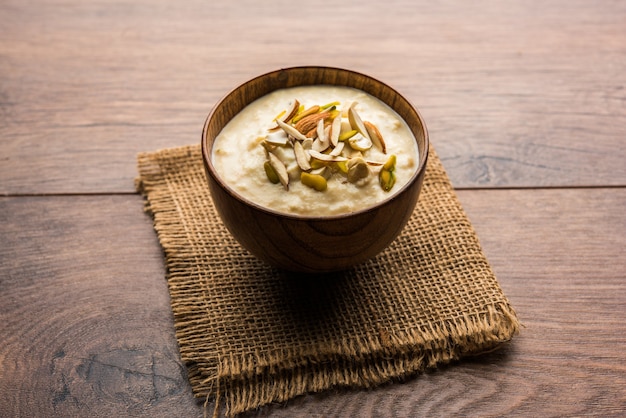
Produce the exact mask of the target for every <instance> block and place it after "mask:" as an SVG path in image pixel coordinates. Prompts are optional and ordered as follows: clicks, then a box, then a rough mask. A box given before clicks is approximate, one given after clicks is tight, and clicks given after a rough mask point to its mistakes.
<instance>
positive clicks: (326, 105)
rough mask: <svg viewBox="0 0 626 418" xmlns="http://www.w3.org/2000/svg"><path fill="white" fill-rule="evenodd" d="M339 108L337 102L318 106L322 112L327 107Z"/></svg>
mask: <svg viewBox="0 0 626 418" xmlns="http://www.w3.org/2000/svg"><path fill="white" fill-rule="evenodd" d="M337 106H339V102H330V103H326V104H325V105H322V106H320V109H322V110H324V109H328V108H329V107H337Z"/></svg>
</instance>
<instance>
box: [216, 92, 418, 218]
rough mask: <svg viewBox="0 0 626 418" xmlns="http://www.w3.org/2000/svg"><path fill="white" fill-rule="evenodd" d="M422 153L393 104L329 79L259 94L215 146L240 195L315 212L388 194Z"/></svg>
mask: <svg viewBox="0 0 626 418" xmlns="http://www.w3.org/2000/svg"><path fill="white" fill-rule="evenodd" d="M320 121H321V122H320ZM300 131H301V132H300ZM418 161H419V155H418V149H417V143H416V141H415V138H414V137H413V134H412V133H411V131H410V129H409V127H408V126H407V124H406V122H405V121H404V120H403V119H402V118H401V117H400V116H399V115H398V114H397V113H396V112H394V111H393V110H392V109H391V108H390V107H389V106H387V105H386V104H384V103H383V102H381V101H380V100H378V99H376V98H375V97H373V96H371V95H369V94H368V93H365V92H363V91H361V90H357V89H352V88H348V87H338V86H328V85H316V86H302V87H294V88H288V89H282V90H277V91H274V92H272V93H270V94H268V95H266V96H263V97H261V98H259V99H257V100H256V101H254V102H253V103H251V104H249V105H248V106H246V107H245V108H244V109H243V110H242V111H241V112H239V113H238V114H237V115H236V116H235V117H234V118H233V119H232V120H231V121H230V122H229V123H228V124H227V125H226V126H225V127H224V129H223V130H222V131H221V132H220V134H219V135H218V136H217V137H216V138H215V143H214V146H213V151H212V162H213V165H214V167H215V169H216V170H217V173H218V175H219V176H220V177H221V178H222V180H223V181H224V182H225V183H226V184H228V186H229V187H231V188H232V189H233V190H235V191H236V192H237V193H239V194H240V195H241V196H243V197H245V198H246V199H248V200H250V201H252V202H254V203H256V204H258V205H261V206H264V207H267V208H269V209H272V210H275V211H279V212H285V213H291V214H298V215H308V216H324V215H337V214H345V213H350V212H354V211H358V210H361V209H365V208H367V207H369V206H372V205H374V204H376V203H378V202H381V201H383V200H385V199H389V198H390V197H391V196H393V195H394V194H395V193H396V192H397V191H398V190H400V189H401V188H402V186H403V185H405V184H406V183H407V182H408V181H409V180H410V179H411V177H412V176H413V175H414V174H415V172H416V171H417V168H418V167H417V165H418Z"/></svg>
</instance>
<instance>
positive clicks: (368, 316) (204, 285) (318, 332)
mask: <svg viewBox="0 0 626 418" xmlns="http://www.w3.org/2000/svg"><path fill="white" fill-rule="evenodd" d="M138 165H139V178H138V179H137V189H138V190H139V191H140V192H141V193H142V194H143V195H144V196H145V199H146V200H145V201H146V210H147V211H148V212H149V213H150V214H151V215H152V217H153V220H154V228H155V230H156V232H157V234H158V238H159V241H160V243H161V245H162V247H163V250H164V252H165V257H166V267H167V282H168V286H169V291H170V296H171V306H172V311H173V313H174V323H175V327H176V337H177V339H178V343H179V345H180V352H181V356H182V360H183V361H184V363H185V364H186V366H187V369H188V372H189V380H190V382H191V386H192V388H193V391H194V394H195V395H196V396H197V397H200V398H206V399H213V400H215V404H216V412H217V408H219V407H220V405H224V406H225V413H226V414H227V415H234V414H237V413H241V412H245V411H249V410H251V409H255V408H258V407H260V406H263V405H266V404H269V403H273V402H284V401H287V400H288V399H291V398H293V397H295V396H298V395H301V394H304V393H308V392H317V391H322V390H325V389H329V388H331V387H339V386H341V387H355V388H370V387H374V386H376V385H379V384H382V383H385V382H389V381H391V380H393V379H396V378H403V377H407V376H411V375H414V374H417V373H419V372H422V371H424V370H425V369H427V368H430V367H435V366H437V365H439V364H444V363H448V362H450V361H452V360H455V359H459V358H461V357H463V356H466V355H474V354H479V353H481V352H484V351H488V350H492V349H493V348H495V347H497V346H498V345H499V344H501V343H502V342H505V341H508V340H510V339H511V338H512V337H513V335H515V334H516V333H517V332H518V329H519V322H518V319H517V317H516V314H515V312H514V310H513V309H512V307H511V306H510V303H509V301H508V300H507V298H506V296H505V295H504V294H503V292H502V290H501V288H500V286H499V285H498V282H497V279H496V277H495V276H494V274H493V271H492V269H491V267H490V265H489V263H488V261H487V259H486V258H485V256H484V254H483V252H482V249H481V247H480V244H479V241H478V238H477V236H476V233H475V231H474V230H473V228H472V225H471V224H470V222H469V220H468V218H467V216H466V214H465V213H464V211H463V209H462V207H461V205H460V203H459V201H458V199H457V197H456V195H455V193H454V190H453V189H452V186H451V184H450V181H449V179H448V176H447V174H446V172H445V170H444V168H443V166H442V165H441V162H440V160H439V158H438V156H437V154H436V153H435V151H434V149H433V148H432V147H431V150H430V156H429V162H428V167H427V171H426V176H425V180H424V186H423V188H422V192H421V195H420V198H419V203H418V206H417V208H416V209H415V211H414V213H413V215H412V217H411V219H410V221H409V223H408V225H407V226H406V228H405V230H404V231H403V233H402V234H401V235H400V237H398V239H396V241H395V242H394V243H392V245H391V246H390V247H389V248H388V249H387V250H385V251H384V252H383V253H381V254H380V255H379V256H377V257H375V258H374V259H372V260H370V261H368V262H367V263H365V264H362V265H359V266H357V267H355V268H353V269H351V270H348V271H345V272H340V273H333V274H327V275H319V276H314V275H309V276H304V275H298V274H294V273H286V272H281V271H278V270H275V269H273V268H271V267H269V266H267V265H265V264H264V263H262V262H260V261H258V260H257V259H256V258H255V257H254V256H252V255H251V254H250V253H248V252H247V251H246V250H244V249H243V248H242V247H241V246H240V245H239V244H238V243H237V242H236V241H235V240H234V239H233V238H232V237H231V235H230V234H229V233H228V231H227V230H226V228H225V227H224V226H223V224H222V223H221V221H220V220H219V217H218V215H217V213H216V211H215V208H214V206H213V203H212V201H211V196H210V194H209V191H208V186H207V183H206V177H205V172H204V167H203V164H202V158H201V153H200V147H199V146H186V147H179V148H173V149H166V150H161V151H156V152H151V153H143V154H140V155H139V156H138Z"/></svg>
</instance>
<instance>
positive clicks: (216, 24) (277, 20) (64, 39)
mask: <svg viewBox="0 0 626 418" xmlns="http://www.w3.org/2000/svg"><path fill="white" fill-rule="evenodd" d="M294 13H295V11H294V9H293V6H292V3H291V2H288V1H286V0H275V1H271V2H264V3H263V4H259V3H257V2H254V1H251V0H246V1H238V2H236V3H235V2H233V3H228V4H223V3H221V2H206V1H200V0H192V1H188V2H185V4H184V5H179V4H174V3H171V2H168V1H165V0H157V1H151V2H147V1H145V2H141V1H140V2H137V1H132V2H131V1H125V0H119V1H115V2H109V1H102V0H97V1H90V2H86V3H85V2H77V1H70V2H65V1H59V0H53V1H42V0H39V1H32V2H23V1H19V0H7V1H3V2H2V4H0V16H1V17H0V74H1V75H2V77H0V138H2V151H1V155H0V160H1V161H2V164H0V178H1V179H2V182H0V194H40V193H77V192H78V193H94V192H96V193H101V192H132V190H133V179H134V177H135V175H136V168H135V155H136V154H137V153H138V152H140V151H150V150H153V149H159V148H165V147H171V146H178V145H185V144H190V143H198V142H199V141H200V134H201V130H202V125H203V122H204V119H205V118H206V116H207V114H208V113H209V110H210V109H211V107H212V106H213V104H215V103H216V102H217V100H218V99H219V98H220V97H221V96H222V95H224V94H225V93H226V92H227V91H229V90H230V89H231V88H233V87H234V86H235V85H237V84H240V83H242V82H244V81H246V80H247V79H249V78H251V77H253V76H255V75H257V74H260V73H263V72H266V71H271V70H275V69H277V68H281V67H286V66H293V65H303V64H308V65H311V64H313V65H330V66H339V67H345V68H350V69H354V70H357V71H361V72H364V73H366V74H369V75H371V76H373V77H375V78H379V79H381V80H383V81H385V82H387V83H389V84H390V85H392V86H393V87H396V88H397V89H398V90H400V91H401V92H402V93H403V94H404V95H405V96H406V97H407V98H409V100H411V101H412V102H413V103H414V104H415V105H416V106H417V107H418V108H419V109H420V110H421V111H422V113H423V115H424V117H425V119H426V122H427V125H428V127H429V129H430V132H431V139H432V141H433V143H434V144H435V145H436V147H437V149H438V151H439V153H440V155H441V157H442V160H443V162H444V165H445V166H446V167H447V168H448V170H449V172H450V176H451V178H452V181H453V183H454V184H455V185H456V186H457V187H509V186H514V187H530V186H578V185H591V186H594V185H617V186H623V185H624V184H625V183H626V168H625V165H624V164H623V161H624V159H625V158H626V147H625V146H624V143H623V141H622V139H623V138H624V137H625V136H626V89H625V88H624V86H625V85H626V45H625V43H624V41H623V40H624V39H626V25H624V21H625V19H626V4H625V3H624V2H619V1H610V2H606V3H603V4H602V6H600V5H597V4H595V3H593V2H588V1H584V0H576V1H567V2H566V1H563V0H562V1H553V2H549V3H546V2H540V1H530V2H520V3H519V4H514V5H510V4H498V3H497V2H492V1H489V0H483V1H478V2H471V3H468V4H466V2H454V1H443V2H436V3H435V2H425V1H420V2H414V1H409V0H392V1H387V2H384V3H380V4H378V3H367V4H363V2H358V1H356V0H346V1H342V2H340V3H338V4H337V5H334V7H333V10H332V13H330V12H324V11H320V10H319V9H318V6H317V5H316V4H315V3H306V4H301V5H299V6H298V10H297V14H298V18H297V19H294V18H293V16H294ZM355 22H358V24H357V23H355ZM322 33H328V34H332V35H329V36H320V34H322Z"/></svg>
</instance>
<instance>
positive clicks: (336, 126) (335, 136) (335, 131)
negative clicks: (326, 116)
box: [330, 117, 341, 147]
mask: <svg viewBox="0 0 626 418" xmlns="http://www.w3.org/2000/svg"><path fill="white" fill-rule="evenodd" d="M340 133H341V118H340V117H336V118H335V119H333V123H332V125H331V126H330V143H331V144H332V145H333V147H336V146H337V143H338V142H339V134H340Z"/></svg>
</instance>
